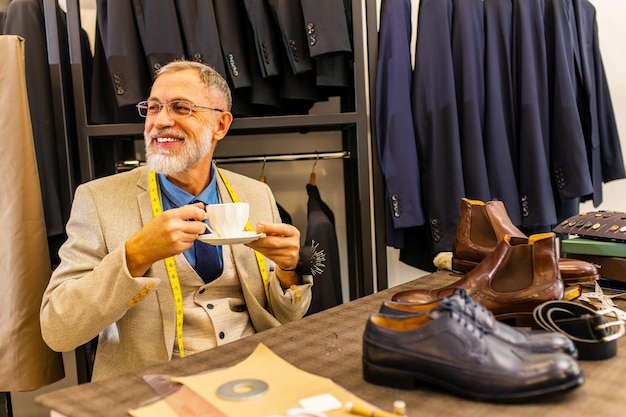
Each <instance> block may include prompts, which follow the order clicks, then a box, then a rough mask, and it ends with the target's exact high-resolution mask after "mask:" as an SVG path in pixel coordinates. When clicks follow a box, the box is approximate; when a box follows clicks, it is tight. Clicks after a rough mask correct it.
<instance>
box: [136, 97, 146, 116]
mask: <svg viewBox="0 0 626 417" xmlns="http://www.w3.org/2000/svg"><path fill="white" fill-rule="evenodd" d="M137 111H138V112H139V115H140V116H141V117H146V116H147V115H148V102H147V101H140V102H139V103H137Z"/></svg>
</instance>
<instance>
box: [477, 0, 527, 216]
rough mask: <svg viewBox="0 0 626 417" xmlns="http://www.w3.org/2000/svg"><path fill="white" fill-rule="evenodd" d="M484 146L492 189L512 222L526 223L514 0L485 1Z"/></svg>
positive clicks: (492, 193)
mask: <svg viewBox="0 0 626 417" xmlns="http://www.w3.org/2000/svg"><path fill="white" fill-rule="evenodd" d="M484 7H485V114H487V115H489V117H485V125H484V147H485V159H486V161H487V176H488V178H489V190H490V192H491V197H492V198H493V199H497V200H501V201H502V202H503V203H504V205H505V207H506V209H507V213H508V214H509V217H510V218H511V221H512V222H513V223H514V224H515V225H517V226H521V224H522V214H521V210H520V207H521V206H520V199H519V192H518V188H517V172H518V171H519V167H518V163H517V162H518V152H517V139H516V130H515V127H516V124H515V110H516V107H515V105H514V102H513V71H512V68H511V64H512V61H511V54H512V50H511V48H512V30H513V28H512V24H511V23H512V16H513V5H512V2H511V0H485V2H484Z"/></svg>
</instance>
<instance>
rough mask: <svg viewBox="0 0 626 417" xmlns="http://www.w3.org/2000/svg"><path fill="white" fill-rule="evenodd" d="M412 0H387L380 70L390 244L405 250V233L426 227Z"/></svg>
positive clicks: (379, 120)
mask: <svg viewBox="0 0 626 417" xmlns="http://www.w3.org/2000/svg"><path fill="white" fill-rule="evenodd" d="M410 44H411V1H410V0H383V1H382V3H381V9H380V30H379V32H378V62H377V67H376V94H375V100H376V113H375V118H376V141H377V146H378V157H379V161H380V166H381V171H382V173H383V177H384V179H385V217H386V226H387V227H386V229H387V245H388V246H393V247H396V248H400V247H402V246H404V242H403V241H404V231H403V229H404V228H407V227H413V226H420V225H422V224H424V211H423V202H422V186H421V176H420V171H419V161H418V158H417V148H416V143H415V132H414V130H413V114H412V111H411V89H410V88H409V87H410V86H411V83H412V81H411V79H412V71H413V70H412V66H411V50H410V47H411V45H410Z"/></svg>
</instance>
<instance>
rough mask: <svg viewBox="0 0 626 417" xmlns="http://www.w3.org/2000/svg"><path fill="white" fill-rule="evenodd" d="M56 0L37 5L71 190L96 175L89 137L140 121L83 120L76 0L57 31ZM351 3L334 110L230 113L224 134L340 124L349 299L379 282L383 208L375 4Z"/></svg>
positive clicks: (132, 134) (115, 133)
mask: <svg viewBox="0 0 626 417" xmlns="http://www.w3.org/2000/svg"><path fill="white" fill-rule="evenodd" d="M55 1H56V0H44V11H45V21H46V31H47V34H48V44H49V62H50V70H51V76H52V81H53V86H55V85H56V88H55V90H57V91H55V103H56V105H57V106H59V110H58V115H57V118H58V119H59V121H60V123H59V125H58V126H59V127H58V128H57V129H58V133H59V134H62V135H64V137H66V139H67V140H66V147H65V149H64V154H65V166H66V167H67V178H68V188H69V194H70V198H71V195H72V193H73V191H74V189H75V188H76V186H77V185H78V183H80V182H85V181H88V180H91V179H93V178H95V177H96V176H97V175H96V172H95V169H94V161H95V158H94V155H93V142H94V140H96V139H98V140H111V141H114V142H116V141H117V142H120V141H122V142H123V141H128V140H129V138H135V139H137V138H141V135H142V133H143V125H142V124H105V125H94V124H90V123H89V122H88V116H87V103H86V99H85V97H86V96H85V87H84V79H83V63H82V57H81V53H80V51H81V46H80V30H81V22H80V1H79V0H68V1H67V33H61V31H60V30H59V28H58V26H57V22H56V14H55ZM350 3H351V8H352V10H351V12H352V13H351V14H352V21H353V28H352V36H353V44H354V88H353V94H351V95H350V96H345V97H342V98H341V110H340V112H338V113H333V114H309V115H301V116H299V115H298V116H292V115H290V116H271V117H249V118H241V119H235V120H234V122H233V124H232V127H231V134H233V135H259V134H265V133H291V132H301V131H303V130H306V131H323V132H331V131H338V132H341V135H342V148H343V149H342V150H341V151H340V152H345V154H343V156H342V158H343V171H344V172H343V173H344V175H343V177H344V189H345V201H346V212H347V214H349V215H347V216H346V218H347V220H348V223H347V225H346V236H347V246H348V270H349V287H350V299H355V298H359V297H362V296H364V295H368V294H371V293H373V292H374V291H375V290H376V289H382V288H386V285H387V276H386V255H385V253H386V251H385V250H386V248H385V244H384V238H382V239H381V238H380V237H379V236H381V233H382V235H383V236H384V215H383V214H384V213H383V211H381V208H380V203H378V202H377V201H379V200H380V199H379V198H375V197H376V196H378V195H382V194H379V193H380V190H381V186H380V179H379V178H378V175H379V172H378V171H377V158H376V157H375V156H374V155H371V152H372V149H371V146H370V143H371V142H375V141H371V139H370V138H371V126H370V118H369V116H368V114H369V103H370V101H369V100H368V91H373V90H371V86H372V85H373V82H372V80H371V79H370V78H369V77H368V69H369V68H371V67H372V65H371V63H372V62H375V56H374V57H371V56H370V57H368V55H367V51H368V43H371V42H374V43H375V42H376V39H377V31H376V8H375V4H373V2H364V1H352V2H350ZM62 36H67V40H68V43H69V52H70V62H69V65H67V66H66V65H64V63H62V62H59V54H58V42H59V41H60V39H61V37H62ZM54 43H56V45H54ZM51 44H52V45H51ZM370 52H371V51H370ZM368 60H369V62H368ZM68 84H69V85H68ZM68 91H71V92H70V93H68ZM70 120H71V121H72V122H70ZM73 136H75V138H76V145H75V146H72V145H71V144H70V143H71V138H72V137H73ZM311 145H312V146H313V144H311ZM372 146H374V145H372ZM313 152H314V151H313ZM257 157H258V156H257ZM261 157H262V156H261ZM74 159H76V160H78V163H77V164H73V163H72V161H73V160H74ZM76 165H78V166H76ZM372 178H373V179H372ZM379 213H380V214H379ZM379 218H380V220H378V219H379ZM374 250H375V252H374ZM374 254H376V255H374ZM375 279H376V280H377V282H375Z"/></svg>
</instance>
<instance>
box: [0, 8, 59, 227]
mask: <svg viewBox="0 0 626 417" xmlns="http://www.w3.org/2000/svg"><path fill="white" fill-rule="evenodd" d="M57 24H58V25H59V27H60V28H61V30H62V28H65V27H66V24H65V15H64V14H63V13H59V19H58V22H57ZM4 34H6V35H18V36H20V37H22V38H23V39H25V41H26V43H27V45H28V46H27V47H26V48H25V51H24V55H25V57H24V59H25V61H26V63H25V65H26V85H27V94H28V105H29V107H30V114H32V115H33V118H32V121H33V124H32V135H33V137H34V140H35V150H36V157H37V167H38V170H39V178H40V181H41V192H42V197H43V202H44V214H45V221H46V224H45V227H46V229H47V230H48V236H55V235H61V234H62V233H63V230H64V226H65V219H66V217H67V213H62V211H61V210H62V207H63V205H62V204H61V198H62V197H61V186H60V182H61V181H67V179H66V178H62V177H61V176H60V170H59V161H58V157H57V148H58V147H61V146H64V145H62V144H63V140H64V138H57V137H56V135H55V132H56V130H55V121H54V111H53V105H52V83H51V80H50V68H49V66H48V46H47V43H46V29H45V24H44V14H43V1H42V0H14V1H12V2H11V4H9V7H8V8H7V14H6V21H5V26H4ZM66 58H67V56H66Z"/></svg>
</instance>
